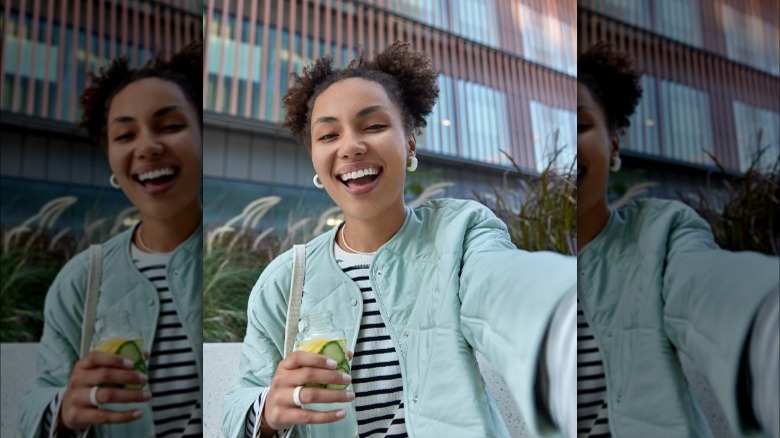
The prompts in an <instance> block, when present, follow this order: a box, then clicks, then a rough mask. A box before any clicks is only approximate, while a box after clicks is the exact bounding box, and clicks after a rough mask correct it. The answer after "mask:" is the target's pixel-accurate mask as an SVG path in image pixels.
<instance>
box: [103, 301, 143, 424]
mask: <svg viewBox="0 0 780 438" xmlns="http://www.w3.org/2000/svg"><path fill="white" fill-rule="evenodd" d="M95 328H96V333H95V337H94V338H93V340H92V350H93V351H103V352H106V353H111V354H117V355H119V356H122V357H125V358H127V359H130V361H131V362H133V370H134V371H136V372H138V373H141V374H148V370H147V367H146V357H144V341H143V339H141V334H140V332H139V331H138V330H135V329H133V328H132V327H131V326H130V322H129V315H128V313H127V312H125V311H120V312H116V313H114V314H112V315H108V317H107V318H105V319H101V320H99V321H97V323H96V324H95ZM100 386H102V387H111V388H118V387H124V388H125V389H134V390H145V389H147V385H146V384H144V385H136V384H125V385H119V384H116V383H110V382H108V383H103V384H101V385H100ZM147 404H148V402H134V403H101V404H100V407H101V408H102V409H105V410H109V411H130V410H134V409H141V407H143V406H146V405H147Z"/></svg>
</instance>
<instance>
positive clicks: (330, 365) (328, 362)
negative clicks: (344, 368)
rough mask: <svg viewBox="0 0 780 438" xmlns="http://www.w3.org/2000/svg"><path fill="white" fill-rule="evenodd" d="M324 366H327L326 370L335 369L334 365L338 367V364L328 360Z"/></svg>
mask: <svg viewBox="0 0 780 438" xmlns="http://www.w3.org/2000/svg"><path fill="white" fill-rule="evenodd" d="M325 365H327V366H328V368H336V365H338V364H337V363H336V361H335V360H333V359H328V360H326V361H325Z"/></svg>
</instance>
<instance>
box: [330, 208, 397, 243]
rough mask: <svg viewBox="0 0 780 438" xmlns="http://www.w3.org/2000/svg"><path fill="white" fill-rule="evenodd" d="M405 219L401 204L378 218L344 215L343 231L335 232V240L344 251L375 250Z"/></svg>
mask: <svg viewBox="0 0 780 438" xmlns="http://www.w3.org/2000/svg"><path fill="white" fill-rule="evenodd" d="M405 219H406V207H405V206H404V205H403V204H402V205H401V208H400V209H395V210H394V211H393V212H392V213H389V214H384V215H382V216H380V217H379V218H370V219H362V218H355V217H350V216H347V215H345V218H344V225H342V227H344V228H343V229H342V230H341V231H343V232H339V233H337V234H336V242H337V243H338V244H339V246H341V248H342V249H344V250H345V251H349V252H352V251H350V249H354V250H355V251H359V252H366V253H371V252H375V251H376V250H378V249H379V248H380V247H381V246H382V245H384V244H385V243H386V242H387V241H388V240H390V239H391V238H392V237H393V236H394V235H395V233H397V232H398V230H399V229H400V228H401V225H403V223H404V220H405ZM344 240H346V241H347V242H348V244H345V242H344Z"/></svg>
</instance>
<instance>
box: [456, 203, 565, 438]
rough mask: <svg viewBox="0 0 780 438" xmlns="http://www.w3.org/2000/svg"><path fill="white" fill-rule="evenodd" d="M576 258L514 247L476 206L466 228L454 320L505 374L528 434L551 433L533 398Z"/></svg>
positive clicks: (497, 224) (499, 226) (489, 215)
mask: <svg viewBox="0 0 780 438" xmlns="http://www.w3.org/2000/svg"><path fill="white" fill-rule="evenodd" d="M576 285H577V283H576V259H575V258H574V257H566V256H562V255H560V254H555V253H550V252H536V253H530V252H526V251H521V250H518V249H517V248H516V247H515V246H514V245H513V244H512V242H511V240H510V239H509V235H508V233H507V231H506V226H505V225H504V223H503V222H501V221H500V220H499V219H498V218H496V217H495V216H494V215H493V214H492V212H490V211H488V210H487V209H484V208H483V209H481V212H480V215H479V217H478V218H477V220H475V221H474V222H473V224H472V226H471V227H469V229H468V230H467V232H466V237H465V240H464V252H463V263H462V267H461V274H460V291H459V294H460V300H461V303H462V305H461V327H462V330H463V334H464V336H465V337H466V339H467V341H468V342H469V344H470V345H472V346H473V347H474V348H475V349H476V350H477V351H479V352H481V353H482V354H483V355H485V357H486V358H487V359H488V360H489V361H490V362H491V364H492V365H493V366H494V367H495V369H496V371H497V372H498V373H499V375H500V376H501V377H502V378H503V379H504V381H505V382H506V384H507V386H508V387H509V389H510V391H511V392H512V394H513V396H514V398H515V400H517V402H518V405H519V407H520V410H521V412H522V414H523V417H524V419H525V420H526V423H527V425H528V427H529V429H530V430H531V433H532V434H533V435H534V436H553V435H555V434H556V430H555V427H554V426H553V425H552V424H550V422H549V421H547V420H545V418H546V416H545V415H543V414H542V412H540V410H539V409H538V406H537V404H536V402H535V389H534V388H535V384H536V378H537V368H538V365H539V363H540V354H541V351H542V344H543V342H544V338H545V334H546V332H547V328H548V325H549V323H550V320H551V318H552V315H553V313H554V312H555V309H556V306H557V305H558V303H559V302H561V300H562V299H563V298H564V297H565V296H566V295H567V294H568V295H570V296H571V295H573V294H574V293H576V287H577V286H576Z"/></svg>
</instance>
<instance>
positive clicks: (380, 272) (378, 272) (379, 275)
mask: <svg viewBox="0 0 780 438" xmlns="http://www.w3.org/2000/svg"><path fill="white" fill-rule="evenodd" d="M376 276H377V277H381V276H382V270H381V269H380V270H378V271H376Z"/></svg>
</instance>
